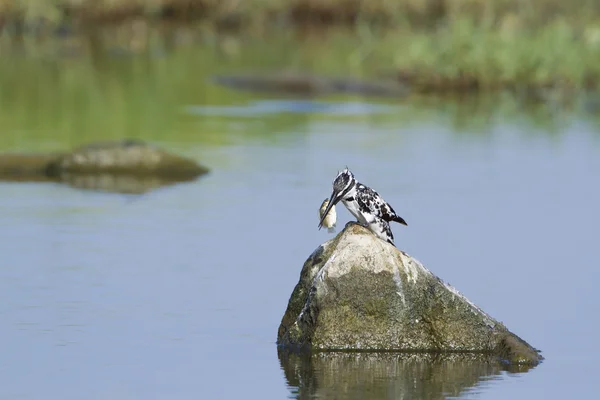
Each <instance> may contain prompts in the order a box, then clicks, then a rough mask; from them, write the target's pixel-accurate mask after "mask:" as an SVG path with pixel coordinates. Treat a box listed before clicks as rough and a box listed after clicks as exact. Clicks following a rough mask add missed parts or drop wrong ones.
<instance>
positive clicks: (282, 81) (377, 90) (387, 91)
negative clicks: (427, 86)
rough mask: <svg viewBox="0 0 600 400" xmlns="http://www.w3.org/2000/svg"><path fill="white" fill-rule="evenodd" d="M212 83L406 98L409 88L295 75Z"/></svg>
mask: <svg viewBox="0 0 600 400" xmlns="http://www.w3.org/2000/svg"><path fill="white" fill-rule="evenodd" d="M213 81H214V82H216V83H218V84H220V85H223V86H227V87H231V88H234V89H239V90H249V91H256V92H266V93H279V94H287V95H297V96H318V95H327V94H339V93H345V94H353V95H362V96H375V97H405V96H406V95H407V94H408V89H407V87H406V86H404V85H402V84H400V83H398V82H395V81H392V80H358V79H353V78H328V77H324V76H316V75H308V74H301V73H292V72H285V73H275V74H271V75H228V76H216V77H214V78H213Z"/></svg>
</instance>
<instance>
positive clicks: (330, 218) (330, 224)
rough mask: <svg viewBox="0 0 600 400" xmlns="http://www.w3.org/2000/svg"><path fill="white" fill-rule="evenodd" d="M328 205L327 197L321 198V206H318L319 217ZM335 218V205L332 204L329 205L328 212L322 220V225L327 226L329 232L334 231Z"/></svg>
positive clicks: (321, 216)
mask: <svg viewBox="0 0 600 400" xmlns="http://www.w3.org/2000/svg"><path fill="white" fill-rule="evenodd" d="M328 205H329V199H325V200H323V203H321V207H320V208H319V219H321V218H323V213H325V210H326V209H327V206H328ZM336 220H337V214H336V212H335V205H334V206H333V207H331V210H329V212H328V213H327V216H326V217H325V219H324V220H323V226H324V227H326V228H327V232H329V233H333V232H335V229H334V228H335V222H336Z"/></svg>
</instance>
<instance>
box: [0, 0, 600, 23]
mask: <svg viewBox="0 0 600 400" xmlns="http://www.w3.org/2000/svg"><path fill="white" fill-rule="evenodd" d="M599 13H600V3H599V2H597V1H596V0H573V1H570V2H566V1H563V0H528V1H527V0H0V15H1V16H2V22H3V23H7V22H13V21H18V20H23V21H25V22H28V23H31V22H36V21H40V20H43V21H45V22H47V23H49V24H58V23H64V22H78V21H82V20H85V21H88V22H89V21H97V22H110V21H119V20H124V19H128V18H135V17H150V18H174V19H187V20H189V19H208V20H211V21H214V22H223V23H225V24H227V23H230V24H233V25H244V24H252V23H259V24H262V23H265V22H267V23H268V22H272V21H275V20H277V21H279V22H281V21H284V22H315V23H324V24H357V23H364V22H368V23H376V24H386V25H388V26H398V25H405V24H412V25H430V24H431V22H432V21H438V20H441V19H445V20H453V19H457V18H465V17H466V18H471V19H473V20H476V21H484V22H485V23H498V22H502V21H503V20H504V19H505V18H507V17H515V16H516V18H517V19H519V20H520V21H522V22H524V23H527V24H528V25H529V26H532V25H540V24H543V23H545V22H546V21H548V20H549V19H552V18H554V17H555V16H563V17H567V18H569V19H570V20H571V21H573V22H578V21H579V22H580V21H582V20H586V21H587V20H593V19H595V17H597V16H598V14H599Z"/></svg>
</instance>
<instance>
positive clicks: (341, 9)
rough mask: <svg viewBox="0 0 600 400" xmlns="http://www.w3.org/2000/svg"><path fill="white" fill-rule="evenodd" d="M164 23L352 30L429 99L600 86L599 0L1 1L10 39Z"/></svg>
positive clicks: (356, 55) (360, 58)
mask: <svg viewBox="0 0 600 400" xmlns="http://www.w3.org/2000/svg"><path fill="white" fill-rule="evenodd" d="M164 19H169V20H185V21H199V20H202V21H204V22H205V23H207V24H209V25H211V26H213V27H214V28H215V29H216V30H217V31H219V30H220V29H222V28H235V29H236V30H243V31H244V32H248V31H253V32H256V31H263V32H264V30H265V29H268V28H265V27H267V26H272V25H275V26H279V28H280V29H284V30H290V28H291V27H292V26H294V25H297V24H301V25H305V24H306V23H310V24H311V25H312V24H319V25H326V26H332V25H344V26H349V27H352V28H353V32H352V34H353V35H357V37H358V39H357V42H356V43H357V44H356V46H354V47H353V48H351V49H350V50H349V56H348V64H371V66H372V65H373V63H377V64H376V68H370V69H379V70H383V71H386V72H387V75H388V76H393V77H394V78H396V79H399V80H400V81H402V82H404V83H407V84H409V85H410V86H411V87H412V88H413V90H414V91H416V92H420V93H432V92H433V93H439V92H472V91H495V90H504V89H510V90H526V91H529V92H531V94H532V95H533V96H546V95H547V91H549V90H550V91H552V90H559V91H560V92H561V93H562V94H565V93H567V94H568V93H569V92H571V91H574V90H580V89H598V88H599V86H600V62H599V61H600V2H598V1H597V0H573V1H571V2H565V1H563V0H529V1H524V0H493V1H492V0H368V1H367V0H364V1H360V0H0V25H1V26H2V27H3V32H4V34H7V33H8V34H10V33H18V32H28V31H32V32H34V33H43V34H46V33H51V32H52V31H53V29H54V28H55V27H58V26H73V27H74V28H75V29H74V31H75V32H77V31H78V30H82V29H83V28H84V27H85V28H87V27H89V26H93V25H94V24H98V25H102V26H105V25H106V24H107V23H116V22H119V23H120V24H121V26H122V25H123V24H124V25H128V24H129V25H131V24H130V21H135V24H136V25H135V26H136V29H132V30H131V32H132V33H131V34H132V35H147V32H148V30H147V29H138V28H139V26H140V24H142V25H143V24H147V23H148V21H156V20H164ZM140 42H148V41H147V40H146V41H144V40H141V41H140V40H136V43H140ZM239 42H240V45H241V46H244V44H243V38H241V39H240V40H239ZM138 50H139V49H138ZM353 68H356V67H353ZM339 72H340V73H344V71H339Z"/></svg>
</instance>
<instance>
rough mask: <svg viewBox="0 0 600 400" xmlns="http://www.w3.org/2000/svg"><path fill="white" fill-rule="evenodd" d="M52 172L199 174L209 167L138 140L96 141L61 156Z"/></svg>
mask: <svg viewBox="0 0 600 400" xmlns="http://www.w3.org/2000/svg"><path fill="white" fill-rule="evenodd" d="M47 172H48V174H49V175H51V176H53V175H60V174H61V173H79V174H91V173H103V174H107V173H112V174H129V175H136V176H147V175H152V176H172V177H190V176H194V177H195V176H198V175H201V174H203V173H206V172H208V170H207V169H206V168H204V167H202V166H200V165H198V164H197V163H196V162H194V161H193V160H190V159H187V158H184V157H181V156H178V155H174V154H171V153H169V152H166V151H164V150H161V149H160V148H158V147H155V146H152V145H149V144H146V143H144V142H142V141H138V140H124V141H115V142H99V143H92V144H88V145H86V146H82V147H79V148H76V149H74V150H73V151H71V152H69V153H65V154H64V155H62V156H60V157H58V158H57V159H56V160H55V161H53V162H52V163H50V164H49V165H48V169H47Z"/></svg>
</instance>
